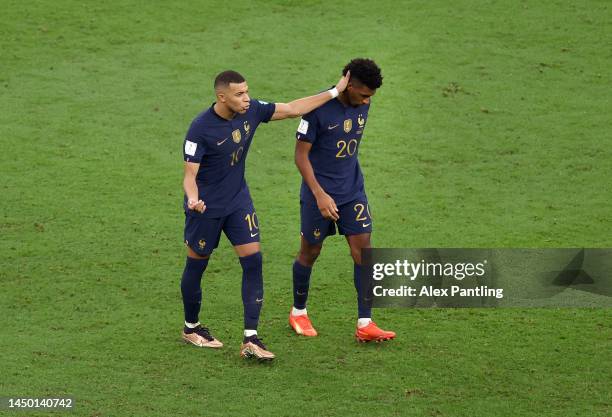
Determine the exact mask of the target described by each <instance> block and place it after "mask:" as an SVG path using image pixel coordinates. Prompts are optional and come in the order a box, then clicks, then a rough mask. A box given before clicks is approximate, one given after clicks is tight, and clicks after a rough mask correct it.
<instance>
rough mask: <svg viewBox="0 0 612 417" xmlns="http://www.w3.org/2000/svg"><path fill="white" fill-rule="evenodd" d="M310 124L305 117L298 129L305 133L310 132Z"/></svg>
mask: <svg viewBox="0 0 612 417" xmlns="http://www.w3.org/2000/svg"><path fill="white" fill-rule="evenodd" d="M308 125H309V123H308V122H307V121H306V120H304V119H302V120H300V125H299V126H298V129H297V131H298V132H299V133H301V134H303V135H305V134H306V133H307V132H308Z"/></svg>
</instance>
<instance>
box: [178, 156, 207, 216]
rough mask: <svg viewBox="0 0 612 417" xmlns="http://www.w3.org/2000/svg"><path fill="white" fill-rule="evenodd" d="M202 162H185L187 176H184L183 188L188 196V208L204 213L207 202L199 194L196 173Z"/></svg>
mask: <svg viewBox="0 0 612 417" xmlns="http://www.w3.org/2000/svg"><path fill="white" fill-rule="evenodd" d="M199 169H200V164H196V163H194V162H185V176H184V177H183V189H184V190H185V195H186V196H187V208H188V209H189V210H195V211H198V212H200V213H204V210H206V204H204V202H203V201H202V200H200V198H199V196H198V184H196V175H198V170H199Z"/></svg>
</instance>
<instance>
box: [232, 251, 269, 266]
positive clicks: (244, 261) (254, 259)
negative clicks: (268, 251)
mask: <svg viewBox="0 0 612 417" xmlns="http://www.w3.org/2000/svg"><path fill="white" fill-rule="evenodd" d="M238 260H240V265H242V267H243V268H254V267H258V266H260V265H261V264H262V263H263V256H261V252H256V253H254V254H252V255H249V256H242V257H239V258H238Z"/></svg>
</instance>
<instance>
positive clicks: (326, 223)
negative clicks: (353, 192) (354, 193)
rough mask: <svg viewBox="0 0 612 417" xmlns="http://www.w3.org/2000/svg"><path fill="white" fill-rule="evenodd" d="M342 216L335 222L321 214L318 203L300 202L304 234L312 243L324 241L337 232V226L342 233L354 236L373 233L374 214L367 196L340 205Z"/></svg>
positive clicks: (339, 211) (339, 210) (340, 214)
mask: <svg viewBox="0 0 612 417" xmlns="http://www.w3.org/2000/svg"><path fill="white" fill-rule="evenodd" d="M338 214H339V216H340V218H339V219H338V220H337V221H336V222H334V221H333V220H328V219H326V218H324V217H323V215H321V212H320V211H319V208H318V207H317V206H316V205H311V204H308V203H305V202H303V201H302V202H300V218H301V233H302V236H304V238H305V239H306V240H307V241H308V242H309V243H310V244H313V245H314V244H317V243H322V242H323V240H325V238H326V237H327V236H331V235H335V234H336V226H338V232H339V233H340V234H341V235H345V236H352V235H360V234H362V233H372V216H370V207H369V206H368V198H367V197H366V196H363V197H360V198H357V199H355V200H353V201H351V202H350V203H346V204H342V205H341V206H338Z"/></svg>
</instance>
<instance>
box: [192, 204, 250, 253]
mask: <svg viewBox="0 0 612 417" xmlns="http://www.w3.org/2000/svg"><path fill="white" fill-rule="evenodd" d="M204 213H206V212H204ZM221 231H223V233H225V236H227V238H228V239H229V241H230V242H231V243H232V245H233V246H237V245H244V244H246V243H252V242H259V221H258V220H257V214H255V207H254V206H253V202H252V201H250V202H249V204H248V205H246V206H244V207H241V208H239V209H237V210H236V211H234V212H233V213H231V214H229V215H227V216H225V217H220V218H209V217H205V216H204V215H203V213H198V212H197V211H194V210H187V211H186V212H185V244H186V245H187V246H189V247H190V248H191V249H193V251H194V252H195V253H197V254H198V255H200V256H204V255H210V254H211V253H212V252H213V250H214V249H215V248H216V247H217V246H219V239H220V238H221Z"/></svg>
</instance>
